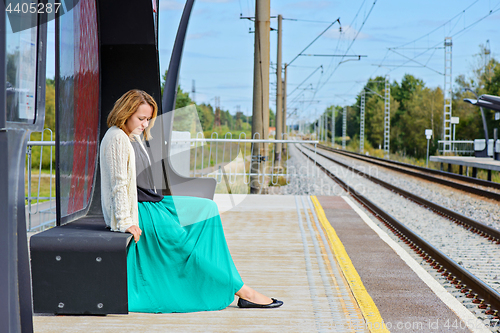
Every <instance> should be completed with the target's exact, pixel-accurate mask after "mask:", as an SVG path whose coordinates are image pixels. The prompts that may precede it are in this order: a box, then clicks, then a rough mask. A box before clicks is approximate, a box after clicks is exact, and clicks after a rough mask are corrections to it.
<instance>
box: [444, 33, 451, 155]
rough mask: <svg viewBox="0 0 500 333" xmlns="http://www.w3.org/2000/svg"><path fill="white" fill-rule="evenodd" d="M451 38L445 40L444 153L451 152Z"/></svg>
mask: <svg viewBox="0 0 500 333" xmlns="http://www.w3.org/2000/svg"><path fill="white" fill-rule="evenodd" d="M451 46H452V42H451V37H445V39H444V91H443V95H444V114H443V140H444V145H443V152H444V153H449V152H451V144H450V141H451V98H452V91H451V84H452V78H451Z"/></svg>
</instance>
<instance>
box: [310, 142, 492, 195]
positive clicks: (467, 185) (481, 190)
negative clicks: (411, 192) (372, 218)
mask: <svg viewBox="0 0 500 333" xmlns="http://www.w3.org/2000/svg"><path fill="white" fill-rule="evenodd" d="M318 148H321V149H324V150H327V151H330V152H333V153H335V154H340V155H344V156H348V157H350V158H355V159H357V160H360V161H364V162H367V163H371V164H375V165H379V166H382V167H385V168H389V169H391V170H394V171H397V172H401V173H404V174H407V175H411V176H414V177H418V178H421V179H425V180H429V181H431V182H434V183H438V184H442V185H445V186H449V187H452V188H455V189H459V190H462V191H464V192H467V193H473V194H477V195H480V196H483V197H485V198H489V199H493V200H497V201H500V183H495V182H491V181H487V180H482V179H477V178H471V177H466V176H462V175H457V174H455V173H451V172H446V171H439V170H433V169H428V168H423V167H419V166H416V165H411V164H406V163H401V162H396V161H390V160H385V159H381V158H378V157H373V156H366V155H361V154H358V153H354V152H348V151H345V150H339V149H334V148H332V147H328V146H325V145H321V144H320V145H318Z"/></svg>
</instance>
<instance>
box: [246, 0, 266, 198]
mask: <svg viewBox="0 0 500 333" xmlns="http://www.w3.org/2000/svg"><path fill="white" fill-rule="evenodd" d="M270 20H271V3H270V0H258V1H255V51H254V68H253V112H252V138H255V139H268V138H269V46H270V45H269V37H270V36H269V35H270V30H271V23H270ZM267 151H268V149H267V144H266V143H260V144H259V143H255V144H253V150H252V164H251V170H250V171H251V173H252V174H254V175H253V176H251V177H250V193H261V191H262V188H261V184H260V183H259V178H260V177H259V175H260V174H261V173H262V171H263V170H264V169H265V168H263V165H262V164H263V163H264V165H265V161H266V157H267ZM262 183H263V184H264V183H265V181H263V182H262Z"/></svg>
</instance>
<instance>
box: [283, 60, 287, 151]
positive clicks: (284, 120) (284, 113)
mask: <svg viewBox="0 0 500 333" xmlns="http://www.w3.org/2000/svg"><path fill="white" fill-rule="evenodd" d="M287 67H288V65H287V64H285V73H284V77H283V115H282V116H283V125H282V126H283V127H282V128H283V132H285V133H286V72H287ZM286 139H288V135H287V136H286ZM283 155H286V143H285V144H284V145H283Z"/></svg>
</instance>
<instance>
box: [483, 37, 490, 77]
mask: <svg viewBox="0 0 500 333" xmlns="http://www.w3.org/2000/svg"><path fill="white" fill-rule="evenodd" d="M490 59H491V49H490V40H489V39H488V40H486V46H485V47H484V71H485V73H487V74H488V73H489V71H490V70H489V68H488V65H489V63H490Z"/></svg>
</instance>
